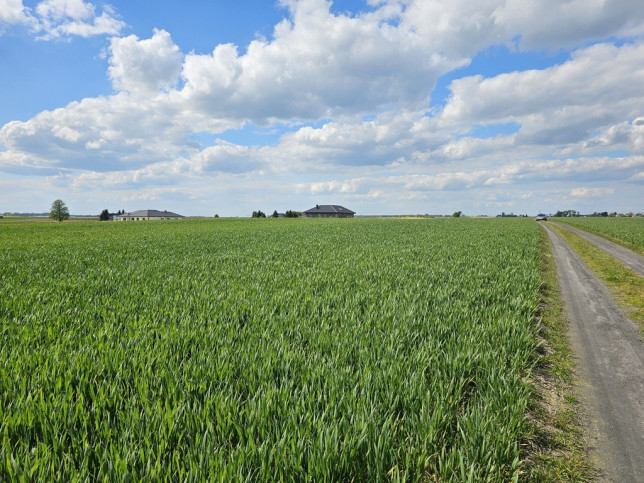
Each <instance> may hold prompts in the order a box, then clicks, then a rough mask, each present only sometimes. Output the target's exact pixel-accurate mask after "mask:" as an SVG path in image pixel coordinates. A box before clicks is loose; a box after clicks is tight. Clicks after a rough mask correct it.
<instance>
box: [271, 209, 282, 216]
mask: <svg viewBox="0 0 644 483" xmlns="http://www.w3.org/2000/svg"><path fill="white" fill-rule="evenodd" d="M279 216H280V215H279V213H277V210H275V211H273V214H272V215H271V218H279Z"/></svg>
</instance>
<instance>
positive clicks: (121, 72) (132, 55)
mask: <svg viewBox="0 0 644 483" xmlns="http://www.w3.org/2000/svg"><path fill="white" fill-rule="evenodd" d="M109 49H110V53H111V55H110V58H109V64H110V66H109V69H108V72H109V76H110V79H111V80H112V85H113V86H114V88H115V89H116V90H119V91H128V92H130V93H137V94H140V95H147V94H150V93H152V94H154V93H156V92H157V91H159V90H167V89H169V88H170V87H171V86H174V85H175V84H176V83H177V81H178V80H179V73H180V72H181V64H182V60H183V54H182V53H181V52H180V50H179V47H177V46H176V45H175V44H174V43H173V42H172V38H171V37H170V34H169V33H168V32H166V31H165V30H156V29H155V30H154V34H153V35H152V37H151V38H149V39H144V40H139V39H138V37H136V36H135V35H130V36H128V37H121V38H118V37H113V38H112V39H111V41H110V48H109Z"/></svg>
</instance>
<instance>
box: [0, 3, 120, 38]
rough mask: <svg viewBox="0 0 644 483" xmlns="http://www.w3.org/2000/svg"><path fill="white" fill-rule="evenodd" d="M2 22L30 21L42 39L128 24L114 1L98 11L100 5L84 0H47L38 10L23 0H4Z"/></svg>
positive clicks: (110, 29) (115, 29)
mask: <svg viewBox="0 0 644 483" xmlns="http://www.w3.org/2000/svg"><path fill="white" fill-rule="evenodd" d="M2 23H4V24H7V25H26V26H28V27H29V28H30V30H31V31H32V32H35V33H37V34H38V38H39V39H41V40H52V39H59V38H67V37H70V36H73V35H75V36H79V37H92V36H95V35H118V34H119V33H120V32H121V30H122V29H123V28H124V27H125V23H124V22H123V21H122V20H120V19H119V18H118V15H117V14H116V11H115V10H114V9H113V8H112V7H111V6H110V5H106V6H105V7H104V8H103V11H102V12H101V14H100V15H97V14H96V6H95V5H94V4H92V3H89V2H84V1H83V0H44V1H41V2H40V3H38V4H37V5H36V7H35V12H34V11H33V10H32V9H30V8H28V7H25V6H24V5H23V4H22V0H0V26H1V24H2ZM0 33H1V30H0Z"/></svg>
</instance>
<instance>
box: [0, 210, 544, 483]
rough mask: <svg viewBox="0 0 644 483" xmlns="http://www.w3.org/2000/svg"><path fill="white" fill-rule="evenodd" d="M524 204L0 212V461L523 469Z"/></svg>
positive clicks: (117, 470) (168, 472) (399, 475)
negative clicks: (129, 213)
mask: <svg viewBox="0 0 644 483" xmlns="http://www.w3.org/2000/svg"><path fill="white" fill-rule="evenodd" d="M539 236H540V233H539V228H538V224H537V223H535V222H534V221H532V220H528V219H487V220H478V219H457V218H445V219H433V220H431V219H425V220H400V219H353V220H302V219H297V220H288V219H274V220H273V219H268V220H250V219H246V220H223V219H222V220H183V221H169V222H156V223H145V222H140V223H51V224H50V223H15V224H2V225H1V226H0V320H2V325H1V329H0V331H1V332H2V334H1V337H2V340H3V343H2V345H1V347H0V438H2V445H1V449H0V480H12V479H19V478H21V476H19V475H22V478H24V479H27V480H29V479H32V480H39V481H50V480H53V479H59V480H65V481H68V480H73V479H83V480H84V479H87V480H90V481H96V480H102V479H104V478H108V479H109V480H117V479H118V480H122V479H124V478H125V477H126V476H127V475H129V476H130V477H131V478H132V479H133V480H135V481H136V480H139V479H155V478H159V477H160V476H162V477H163V478H166V477H167V478H169V479H172V480H183V479H188V478H194V479H198V480H201V479H208V480H216V481H230V480H239V479H247V480H250V481H257V480H259V481H275V480H280V479H284V480H294V481H303V480H305V479H307V478H308V479H309V480H310V481H323V480H334V481H337V480H341V481H351V480H352V479H355V480H356V481H380V480H398V479H401V480H419V479H423V478H426V479H428V480H431V481H433V479H434V478H436V479H438V480H450V479H452V480H459V481H463V480H467V479H468V478H471V480H472V481H483V480H490V481H500V480H508V479H512V478H513V477H516V476H517V475H518V474H519V471H520V461H521V459H522V453H521V447H520V442H521V441H522V438H523V437H524V436H525V434H526V431H527V430H528V429H527V428H528V422H527V420H526V416H525V411H526V406H527V404H528V401H529V399H530V397H531V394H532V388H531V387H530V386H529V385H528V383H527V382H526V378H525V376H526V374H527V373H528V372H529V370H530V368H531V365H532V364H533V362H534V355H535V351H536V349H537V340H536V331H537V328H536V326H535V324H534V323H533V317H534V314H535V310H536V307H537V300H538V290H539V285H540V279H539Z"/></svg>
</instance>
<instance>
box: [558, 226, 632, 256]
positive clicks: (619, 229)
mask: <svg viewBox="0 0 644 483" xmlns="http://www.w3.org/2000/svg"><path fill="white" fill-rule="evenodd" d="M553 221H557V222H559V223H566V224H568V225H572V226H576V227H577V228H581V229H582V230H586V231H589V232H591V233H595V234H597V235H602V236H604V237H607V238H609V239H613V240H621V241H624V242H626V243H627V244H628V245H630V247H629V248H633V249H635V250H637V251H638V252H639V253H643V254H644V218H641V217H639V218H630V217H628V218H627V217H619V218H613V217H588V218H587V217H583V218H581V217H580V218H577V217H573V218H553Z"/></svg>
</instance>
